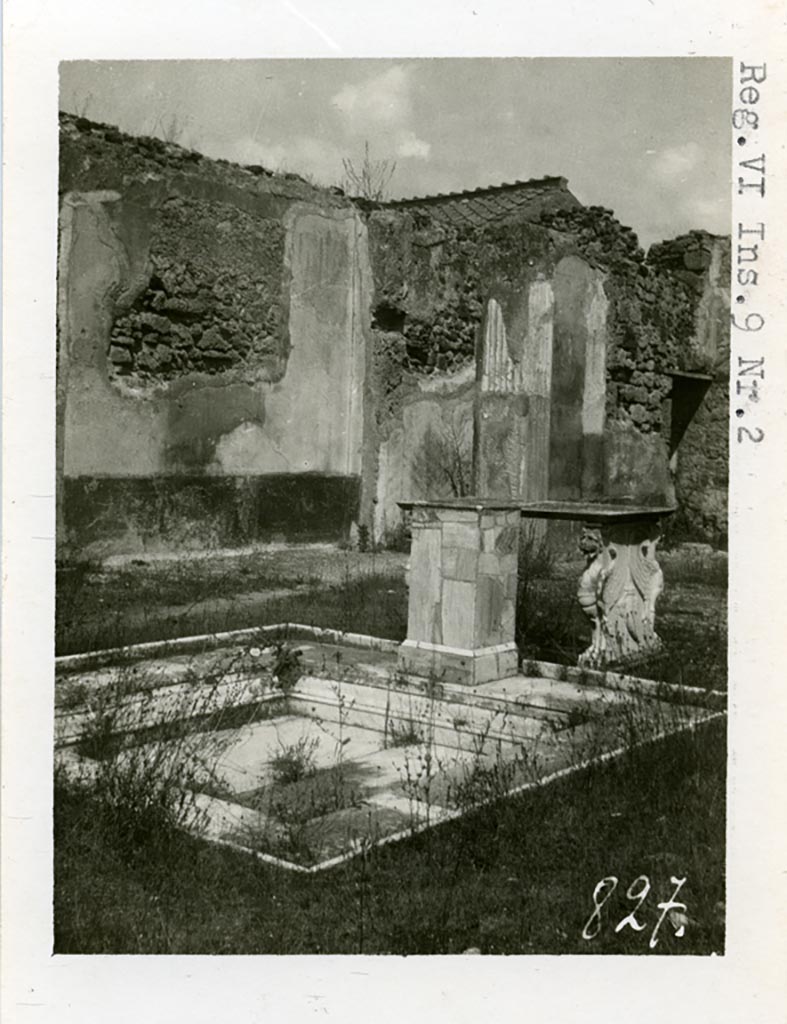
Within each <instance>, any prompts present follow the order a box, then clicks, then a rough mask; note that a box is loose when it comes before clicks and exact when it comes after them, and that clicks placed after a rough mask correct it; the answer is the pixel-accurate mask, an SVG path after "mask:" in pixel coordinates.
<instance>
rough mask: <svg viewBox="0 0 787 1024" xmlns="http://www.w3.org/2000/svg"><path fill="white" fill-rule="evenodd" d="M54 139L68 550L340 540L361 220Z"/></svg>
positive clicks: (291, 182)
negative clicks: (57, 142) (58, 197)
mask: <svg viewBox="0 0 787 1024" xmlns="http://www.w3.org/2000/svg"><path fill="white" fill-rule="evenodd" d="M61 127H62V132H61V134H62V151H61V193H62V199H61V232H60V266H59V299H60V301H59V337H60V340H59V366H58V376H59V395H60V397H61V401H60V403H59V404H60V408H59V410H58V411H59V435H60V436H59V442H60V443H59V448H60V449H61V459H60V462H61V471H62V480H61V486H60V488H59V499H60V502H59V505H60V507H59V512H60V516H59V520H60V527H61V530H60V533H61V539H63V540H65V539H68V540H69V541H70V542H71V543H72V544H73V545H75V546H77V547H79V548H83V549H84V548H85V546H86V545H88V546H89V545H93V546H96V545H97V546H98V549H99V550H101V551H109V550H138V549H139V548H141V547H151V546H154V547H155V546H171V545H182V544H185V543H194V544H200V545H205V544H211V543H215V544H227V543H244V542H248V541H251V540H258V539H270V538H272V537H282V536H284V537H288V538H291V537H299V538H302V539H318V538H319V539H326V538H334V539H335V538H338V537H339V536H341V535H342V534H346V532H347V531H348V529H349V526H350V523H351V521H354V520H357V518H358V509H359V502H360V491H361V449H362V440H363V401H362V399H363V388H364V377H365V372H366V362H367V359H368V353H367V341H368V318H365V317H362V316H359V315H358V309H359V308H360V307H362V306H363V304H364V303H365V304H366V308H367V309H368V305H369V299H368V292H369V289H370V277H369V270H368V255H367V243H366V228H365V225H364V223H363V220H362V219H361V217H360V216H359V214H358V213H357V211H356V210H355V208H354V207H353V206H352V205H351V204H350V203H348V202H347V201H346V200H344V199H342V198H341V197H340V196H337V195H333V194H331V193H329V192H326V191H322V190H317V189H314V188H312V187H311V186H309V185H307V184H306V183H304V182H301V181H298V180H295V179H284V178H277V177H275V176H270V175H267V174H265V173H263V172H262V171H261V169H257V170H256V171H244V170H243V169H241V168H235V167H231V166H230V165H222V164H221V163H219V162H215V161H209V160H205V159H203V158H199V157H197V155H196V154H185V153H184V151H183V150H180V149H179V148H178V147H173V146H166V145H164V144H163V143H158V142H156V141H155V140H138V139H130V138H128V137H126V136H122V135H120V134H119V133H117V132H115V131H114V130H113V129H107V128H104V127H102V126H95V125H88V124H86V123H84V122H81V123H78V122H77V121H76V120H75V119H73V118H67V117H66V118H64V119H63V121H62V126H61ZM283 509H287V514H286V515H284V514H283V512H282V510H283Z"/></svg>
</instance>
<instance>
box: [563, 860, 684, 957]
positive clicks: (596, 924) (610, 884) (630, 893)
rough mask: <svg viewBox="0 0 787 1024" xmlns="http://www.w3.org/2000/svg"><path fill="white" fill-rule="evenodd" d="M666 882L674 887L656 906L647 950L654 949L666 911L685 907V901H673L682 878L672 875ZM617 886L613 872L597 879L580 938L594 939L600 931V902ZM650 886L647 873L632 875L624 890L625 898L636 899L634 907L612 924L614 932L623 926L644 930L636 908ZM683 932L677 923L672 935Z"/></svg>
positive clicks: (644, 898) (643, 899) (640, 903)
mask: <svg viewBox="0 0 787 1024" xmlns="http://www.w3.org/2000/svg"><path fill="white" fill-rule="evenodd" d="M670 882H671V883H672V884H673V885H674V886H675V889H674V891H673V893H672V896H671V897H670V899H668V900H666V901H664V902H663V903H659V904H658V908H659V910H660V911H661V916H660V917H659V919H658V921H657V922H656V926H655V928H654V929H653V932H652V934H651V936H650V940H649V941H648V946H649V947H650V948H651V949H655V948H656V946H657V945H658V941H659V940H658V934H659V928H661V925H662V923H663V921H664V918H665V917H666V916H667V914H669V913H670V911H673V910H680V911H685V910H686V904H685V903H677V902H676V901H675V897H676V896H677V895H678V893H679V892H680V890H681V888H682V887H683V885H684V884H685V882H686V879H685V878H675V877H674V876H673V877H671V878H670ZM617 887H618V879H617V878H616V877H615V876H614V875H607V877H606V878H602V879H601V881H600V882H599V883H598V884H597V885H596V888H595V889H594V890H593V913H592V914H591V915H590V917H589V918H588V919H587V922H586V924H585V927H584V928H583V929H582V938H583V939H588V940H589V939H595V937H596V936H597V935H598V933H599V932H600V931H601V910H602V908H603V906H604V904H605V903H606V902H607V900H608V899H609V898H610V896H611V895H612V893H613V892H614V891H615V890H616V889H617ZM650 888H651V886H650V879H649V878H648V876H647V875H640V876H639V877H638V878H635V879H634V881H633V882H632V883H631V885H630V886H629V887H628V889H627V890H626V898H627V899H630V900H636V901H637V905H636V906H635V907H634V909H633V910H632V911H631V913H630V914H627V915H626V916H625V917H624V918H623V919H622V920H621V921H619V922H618V924H617V925H616V927H615V933H616V934H617V933H618V932H621V931H623V929H624V928H631V929H633V931H635V932H641V931H643V930H644V928H645V925H644V924H641V923H640V922H639V921H638V920H637V911H638V910H639V908H640V907H641V906H642V904H643V903H644V902H645V900H646V899H647V896H648V893H649V892H650ZM684 931H685V929H684V926H683V925H682V924H681V925H680V926H679V927H678V929H677V930H676V932H675V934H676V936H677V937H678V938H681V937H682V936H683V933H684Z"/></svg>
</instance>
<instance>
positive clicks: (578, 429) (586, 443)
mask: <svg viewBox="0 0 787 1024" xmlns="http://www.w3.org/2000/svg"><path fill="white" fill-rule="evenodd" d="M369 236H370V248H371V261H372V271H373V276H374V284H375V290H374V306H373V321H372V324H373V331H374V333H375V338H376V344H375V353H376V355H375V375H376V379H377V380H378V382H379V383H378V388H377V394H378V396H379V400H378V404H377V422H376V427H377V433H378V441H379V448H378V451H379V466H378V491H377V507H376V509H375V513H376V514H375V525H376V529H377V533H378V536H379V535H380V533H381V532H383V531H384V530H385V528H386V525H387V524H389V523H390V522H395V521H397V518H398V513H397V509H396V498H398V497H405V498H418V497H427V496H429V497H438V496H448V495H450V494H462V493H464V494H467V493H478V494H485V495H490V496H496V497H519V498H522V499H534V500H535V499H539V498H546V497H576V498H579V497H586V498H591V497H596V496H598V495H600V494H601V493H602V492H603V491H604V487H605V472H606V470H605V462H604V459H605V455H604V443H603V432H604V412H605V372H606V371H605V364H606V363H605V361H606V356H605V349H606V330H605V323H606V307H607V300H606V296H605V292H604V273H603V272H602V271H600V270H598V269H597V268H595V267H593V266H592V265H590V264H589V263H588V262H587V261H586V260H584V259H583V258H582V257H581V256H580V255H579V254H578V250H577V246H576V244H575V242H574V240H573V239H571V238H569V237H566V236H561V235H558V234H557V233H555V232H553V231H550V230H547V229H545V228H544V227H542V226H539V225H534V224H530V223H515V224H504V225H496V226H492V227H488V228H486V229H475V230H466V231H461V230H452V229H450V228H446V227H445V226H444V225H438V224H435V223H434V222H432V221H430V220H429V219H428V218H427V217H426V216H425V215H424V214H422V213H420V214H417V215H411V214H404V213H398V214H393V213H390V212H387V211H386V212H380V213H376V214H373V215H372V216H371V218H370V223H369ZM473 422H474V424H475V430H474V431H473V426H472V424H473ZM473 434H474V440H475V446H476V450H475V453H474V454H475V460H473V452H472V450H471V444H470V438H471V437H472V436H473ZM473 461H475V469H476V479H472V471H471V464H472V463H473ZM424 465H431V466H432V472H427V473H424V472H422V471H421V469H422V467H423V466H424Z"/></svg>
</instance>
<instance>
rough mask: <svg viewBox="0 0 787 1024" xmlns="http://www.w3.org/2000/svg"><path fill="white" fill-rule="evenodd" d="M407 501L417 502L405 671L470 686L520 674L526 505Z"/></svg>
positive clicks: (402, 665) (401, 654)
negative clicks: (517, 636)
mask: <svg viewBox="0 0 787 1024" xmlns="http://www.w3.org/2000/svg"><path fill="white" fill-rule="evenodd" d="M402 504H403V507H405V508H412V519H411V525H412V546H411V549H410V569H409V587H410V598H409V613H408V623H407V639H406V640H405V641H404V643H403V644H402V645H401V647H400V648H399V659H398V664H399V669H400V670H401V671H402V672H406V673H408V674H412V675H418V676H426V677H429V678H433V679H435V680H439V681H443V682H452V683H465V684H467V685H470V686H472V685H475V684H477V683H484V682H489V681H491V680H493V679H504V678H506V677H507V676H511V675H515V674H516V672H517V664H518V655H517V648H516V644H515V642H514V619H515V611H514V609H515V604H516V587H517V547H518V542H519V521H520V513H519V510H518V509H504V508H503V509H501V508H497V509H495V508H485V507H483V506H482V505H480V504H477V505H476V504H473V502H472V499H467V500H466V501H464V502H462V503H459V502H448V503H446V504H442V503H437V502H424V503H412V504H411V503H409V502H407V503H402Z"/></svg>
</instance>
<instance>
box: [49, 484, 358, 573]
mask: <svg viewBox="0 0 787 1024" xmlns="http://www.w3.org/2000/svg"><path fill="white" fill-rule="evenodd" d="M64 486H65V495H64V497H65V502H64V520H65V534H66V535H65V537H58V549H59V551H60V553H61V554H68V555H80V554H81V555H92V556H96V557H100V556H105V555H109V554H121V553H135V552H140V553H141V552H145V551H157V550H158V551H161V550H175V549H179V548H184V549H185V548H210V547H215V548H220V547H239V546H243V545H246V544H253V543H259V542H261V543H269V542H273V541H299V542H309V541H336V540H340V539H342V538H344V537H347V535H348V533H349V530H350V524H351V523H352V522H353V520H357V518H358V507H359V499H360V478H359V477H348V476H332V475H325V474H322V473H298V474H295V473H282V474H275V475H269V476H253V477H225V476H223V477H218V476H217V477H210V476H161V477H87V476H83V477H71V478H67V479H66V480H65V485H64Z"/></svg>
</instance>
